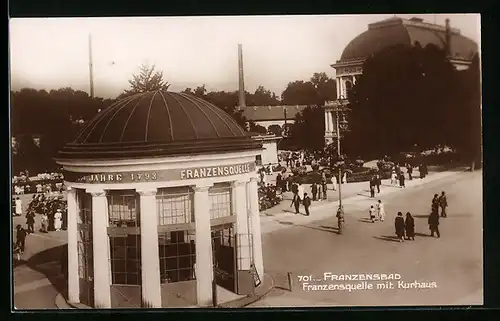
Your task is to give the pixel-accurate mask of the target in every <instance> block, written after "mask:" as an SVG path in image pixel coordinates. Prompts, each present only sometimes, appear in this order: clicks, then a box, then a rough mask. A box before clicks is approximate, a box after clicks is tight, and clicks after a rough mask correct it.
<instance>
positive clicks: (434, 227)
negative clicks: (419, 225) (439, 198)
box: [428, 211, 441, 238]
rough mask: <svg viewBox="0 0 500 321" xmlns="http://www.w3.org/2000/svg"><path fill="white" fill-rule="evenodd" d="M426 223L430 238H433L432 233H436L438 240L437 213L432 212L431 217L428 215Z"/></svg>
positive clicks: (439, 235)
mask: <svg viewBox="0 0 500 321" xmlns="http://www.w3.org/2000/svg"><path fill="white" fill-rule="evenodd" d="M428 223H429V229H430V230H431V236H432V237H434V233H436V234H437V237H438V238H439V237H441V234H440V233H439V214H438V212H437V211H432V213H431V215H429V219H428Z"/></svg>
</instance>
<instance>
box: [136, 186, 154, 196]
mask: <svg viewBox="0 0 500 321" xmlns="http://www.w3.org/2000/svg"><path fill="white" fill-rule="evenodd" d="M135 191H136V192H137V194H139V195H140V196H156V193H157V192H158V189H157V188H156V187H147V188H136V189H135Z"/></svg>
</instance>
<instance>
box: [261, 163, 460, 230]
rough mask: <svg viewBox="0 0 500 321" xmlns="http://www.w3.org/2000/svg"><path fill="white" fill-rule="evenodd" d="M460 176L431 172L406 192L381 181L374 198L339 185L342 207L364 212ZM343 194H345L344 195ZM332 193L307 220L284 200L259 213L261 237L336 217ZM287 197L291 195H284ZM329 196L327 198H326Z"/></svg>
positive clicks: (363, 186) (357, 186) (360, 187)
mask: <svg viewBox="0 0 500 321" xmlns="http://www.w3.org/2000/svg"><path fill="white" fill-rule="evenodd" d="M457 173H461V172H460V171H458V172H457V171H448V172H431V173H430V174H429V175H428V176H427V177H426V178H424V179H420V178H417V179H413V180H406V181H405V184H406V188H404V189H403V188H400V187H396V186H391V185H390V179H386V180H383V181H382V186H381V188H380V193H379V194H376V196H375V198H370V197H369V191H368V187H367V185H368V182H362V183H348V184H343V185H342V205H343V206H344V209H345V210H346V211H347V212H348V211H349V208H351V209H352V208H356V209H359V208H366V209H368V207H369V205H370V204H374V203H375V200H378V199H382V200H383V198H384V197H385V196H388V195H391V194H393V193H398V192H402V191H404V190H408V189H411V188H417V187H420V186H422V185H425V184H427V183H430V182H433V181H437V180H441V179H444V178H447V177H450V176H453V175H457ZM344 191H346V192H345V193H344ZM332 193H335V194H337V195H338V191H329V194H328V199H329V200H328V201H327V202H324V201H323V202H314V203H313V205H312V206H311V207H310V213H311V215H310V216H305V215H303V213H304V208H303V206H302V207H301V211H300V212H301V214H302V215H298V214H295V212H294V209H293V210H292V209H291V208H290V201H291V200H288V201H287V200H284V201H283V202H282V203H280V204H279V205H277V206H275V207H273V208H271V209H269V210H273V209H274V211H273V213H274V214H271V215H269V213H268V212H269V210H267V211H263V212H261V231H262V234H265V233H270V232H273V231H276V230H279V229H282V228H287V227H290V226H292V225H293V224H296V223H301V224H304V223H310V222H314V221H318V220H322V219H325V218H328V217H332V216H334V215H335V213H336V208H337V206H338V196H337V197H335V199H333V195H331V194H332ZM288 194H291V193H288ZM330 195H331V196H330Z"/></svg>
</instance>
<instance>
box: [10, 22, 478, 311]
mask: <svg viewBox="0 0 500 321" xmlns="http://www.w3.org/2000/svg"><path fill="white" fill-rule="evenodd" d="M480 24H481V22H480V15H479V14H414V15H409V14H404V13H403V14H397V15H393V14H378V15H365V14H363V15H317V16H313V15H310V16H308V15H302V16H300V15H297V16H204V17H201V16H198V17H194V16H193V17H187V16H186V17H126V18H125V17H106V18H98V17H95V18H90V17H89V18H12V19H11V20H10V22H9V36H10V40H9V46H10V48H9V50H10V86H11V92H10V121H11V141H12V145H11V172H10V173H11V180H12V183H11V193H12V202H11V205H12V206H11V211H12V256H11V257H12V258H11V262H12V296H13V299H12V304H13V305H12V309H13V310H14V311H23V310H33V309H124V308H126V309H129V308H131V309H141V308H154V309H158V308H234V309H236V308H238V309H239V308H247V309H250V308H285V307H294V308H299V307H300V308H311V307H332V308H335V307H400V306H451V305H453V306H460V305H463V306H471V305H482V304H483V237H482V236H483V211H482V198H483V196H482V145H481V140H482V137H481V108H482V107H481V62H480V59H481V33H480V30H481V27H480Z"/></svg>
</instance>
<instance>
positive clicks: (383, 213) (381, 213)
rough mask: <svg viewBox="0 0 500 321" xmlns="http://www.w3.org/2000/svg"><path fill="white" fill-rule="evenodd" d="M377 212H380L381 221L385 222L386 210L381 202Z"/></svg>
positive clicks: (378, 204) (379, 201)
mask: <svg viewBox="0 0 500 321" xmlns="http://www.w3.org/2000/svg"><path fill="white" fill-rule="evenodd" d="M377 211H378V219H379V220H380V222H383V221H384V220H385V208H384V203H382V201H381V200H378V203H377Z"/></svg>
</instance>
